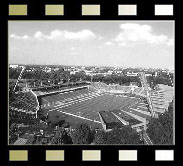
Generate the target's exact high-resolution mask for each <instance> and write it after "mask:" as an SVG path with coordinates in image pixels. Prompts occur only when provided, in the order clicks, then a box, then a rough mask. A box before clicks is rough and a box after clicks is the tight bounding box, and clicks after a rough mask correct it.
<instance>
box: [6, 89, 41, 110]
mask: <svg viewBox="0 0 183 166" xmlns="http://www.w3.org/2000/svg"><path fill="white" fill-rule="evenodd" d="M9 105H10V106H12V107H15V108H17V109H23V110H25V111H32V112H36V111H37V107H38V103H37V100H36V97H35V96H34V95H33V94H32V92H24V93H23V92H21V93H18V94H17V96H16V100H15V101H14V102H12V103H10V104H9Z"/></svg>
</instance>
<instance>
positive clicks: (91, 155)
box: [82, 150, 101, 161]
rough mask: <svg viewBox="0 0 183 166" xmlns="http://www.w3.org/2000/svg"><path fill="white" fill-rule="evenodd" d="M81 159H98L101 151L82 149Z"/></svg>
mask: <svg viewBox="0 0 183 166" xmlns="http://www.w3.org/2000/svg"><path fill="white" fill-rule="evenodd" d="M82 153H83V154H82V160H83V161H100V160H101V151H100V150H83V151H82Z"/></svg>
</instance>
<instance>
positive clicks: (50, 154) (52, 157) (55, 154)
mask: <svg viewBox="0 0 183 166" xmlns="http://www.w3.org/2000/svg"><path fill="white" fill-rule="evenodd" d="M42 152H43V154H44V155H43V157H42V158H41V159H42V161H41V159H40V162H44V161H62V162H63V161H67V160H68V159H69V160H72V158H73V156H70V154H69V153H67V150H66V152H65V150H43V151H42ZM73 152H74V151H73ZM34 153H35V152H34ZM79 153H80V154H79V155H80V156H81V157H78V159H80V161H103V160H106V159H107V156H105V155H103V151H101V150H80V151H79ZM109 153H110V154H111V151H109ZM117 153H118V154H117V156H115V159H116V161H140V160H141V159H143V156H142V155H141V154H139V153H138V150H118V151H117ZM105 154H106V153H105ZM113 154H115V153H113ZM32 157H34V156H32V153H30V154H29V151H28V150H10V151H9V161H10V162H15V161H16V162H17V161H18V162H20V161H24V162H27V161H29V160H32ZM76 157H77V155H76ZM151 157H152V158H153V160H154V161H155V162H158V161H174V150H155V151H154V156H151ZM73 159H74V158H73Z"/></svg>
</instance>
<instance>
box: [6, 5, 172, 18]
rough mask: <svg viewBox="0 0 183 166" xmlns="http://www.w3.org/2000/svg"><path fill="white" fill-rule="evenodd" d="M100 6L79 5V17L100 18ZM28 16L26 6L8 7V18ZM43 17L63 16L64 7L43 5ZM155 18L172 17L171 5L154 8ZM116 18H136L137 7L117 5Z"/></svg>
mask: <svg viewBox="0 0 183 166" xmlns="http://www.w3.org/2000/svg"><path fill="white" fill-rule="evenodd" d="M100 7H101V5H99V4H97V5H92V4H90V5H84V4H83V5H81V15H82V16H100V15H101V11H100ZM26 15H28V5H26V4H22V5H15V4H10V5H9V16H26ZM45 15H46V16H63V15H64V5H63V4H57V5H54V4H52V5H50V4H49V5H45ZM154 15H155V16H173V5H160V4H157V5H155V6H154ZM118 16H137V5H135V4H133V5H132V4H130V5H127V4H125V5H123V4H120V5H118Z"/></svg>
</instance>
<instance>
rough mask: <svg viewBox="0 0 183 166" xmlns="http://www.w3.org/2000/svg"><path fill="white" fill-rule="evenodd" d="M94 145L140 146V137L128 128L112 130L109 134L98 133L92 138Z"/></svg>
mask: <svg viewBox="0 0 183 166" xmlns="http://www.w3.org/2000/svg"><path fill="white" fill-rule="evenodd" d="M94 143H95V144H140V136H139V135H138V134H137V132H136V131H135V130H134V129H132V128H131V127H130V126H124V127H123V128H122V129H114V130H112V131H109V132H104V131H98V132H97V133H96V135H95V138H94Z"/></svg>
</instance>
